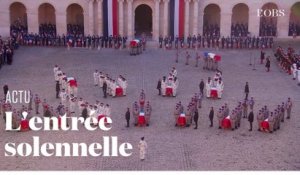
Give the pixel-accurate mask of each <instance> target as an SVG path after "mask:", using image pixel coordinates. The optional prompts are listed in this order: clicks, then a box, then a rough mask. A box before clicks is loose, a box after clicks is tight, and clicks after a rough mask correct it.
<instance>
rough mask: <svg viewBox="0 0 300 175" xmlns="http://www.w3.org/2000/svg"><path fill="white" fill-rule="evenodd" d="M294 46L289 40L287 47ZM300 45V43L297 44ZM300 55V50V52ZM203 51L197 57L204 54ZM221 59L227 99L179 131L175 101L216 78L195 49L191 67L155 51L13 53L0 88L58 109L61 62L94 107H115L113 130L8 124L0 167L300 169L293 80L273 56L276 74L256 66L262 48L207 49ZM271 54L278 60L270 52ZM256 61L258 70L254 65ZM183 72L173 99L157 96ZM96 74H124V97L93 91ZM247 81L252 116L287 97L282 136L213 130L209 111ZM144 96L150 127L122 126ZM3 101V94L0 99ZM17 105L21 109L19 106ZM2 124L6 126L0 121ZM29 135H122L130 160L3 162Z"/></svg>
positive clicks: (47, 138)
mask: <svg viewBox="0 0 300 175" xmlns="http://www.w3.org/2000/svg"><path fill="white" fill-rule="evenodd" d="M288 43H290V42H285V43H284V44H285V46H287V44H288ZM292 46H295V47H297V46H298V47H299V43H296V42H295V43H292ZM298 49H299V48H298ZM203 51H204V50H203V49H201V50H198V52H199V53H200V54H201V56H202V55H203ZM209 51H213V52H216V53H218V54H220V55H221V56H222V62H221V64H220V68H221V70H222V72H223V79H224V84H225V88H224V94H223V98H222V99H221V100H210V99H204V101H203V107H202V108H201V109H200V110H199V115H200V118H199V127H198V130H194V129H193V127H189V128H176V127H174V119H173V109H174V106H175V104H176V103H177V102H178V101H181V102H182V103H183V104H184V106H186V105H187V103H188V102H189V101H190V99H191V97H192V96H193V94H194V93H196V92H198V91H199V88H198V85H199V82H200V80H201V79H204V80H206V79H207V77H209V76H213V75H214V72H211V71H206V70H203V69H202V65H203V62H201V63H200V67H198V68H196V67H195V66H194V64H195V63H194V57H195V51H192V50H191V51H190V52H191V54H192V59H191V60H190V65H188V66H186V65H184V61H185V54H184V51H182V52H181V54H180V59H179V63H175V51H174V50H172V51H165V50H159V49H156V48H149V49H147V50H146V51H145V52H144V53H143V54H142V55H139V56H129V51H128V50H127V49H125V50H117V51H116V50H113V49H103V50H100V51H98V50H87V49H83V48H77V49H71V50H70V51H68V50H67V49H65V48H38V47H21V48H20V49H19V50H17V51H16V52H15V56H14V63H13V65H12V66H4V67H2V69H1V70H0V85H1V87H3V85H4V84H5V83H7V84H8V85H9V89H10V90H29V89H31V90H32V91H33V93H37V94H39V95H40V96H41V98H46V99H47V101H48V102H49V103H50V104H52V105H54V106H55V107H56V106H57V105H58V103H59V100H57V99H56V98H55V82H54V75H53V66H54V65H55V64H58V65H59V66H60V67H61V68H62V70H63V72H65V73H66V74H67V76H74V77H76V78H77V80H78V84H79V97H83V99H84V100H87V101H88V102H90V103H95V101H96V100H99V101H100V102H104V103H108V104H110V105H111V108H112V120H113V125H112V129H111V130H110V131H109V132H103V131H100V130H97V131H95V132H89V131H87V130H85V129H84V128H83V126H80V127H82V128H81V130H80V131H79V132H72V131H68V132H63V131H58V132H45V131H38V132H33V131H30V132H23V133H17V132H5V131H4V128H5V127H4V122H0V128H1V131H0V132H1V139H0V169H1V170H300V159H299V157H300V149H299V148H300V147H299V145H300V136H299V132H300V118H299V113H300V108H299V106H300V91H299V88H300V87H299V86H297V84H296V81H293V80H292V77H291V76H289V75H287V74H286V73H283V72H282V71H281V70H280V69H279V68H278V66H277V64H276V61H275V60H274V58H273V57H272V60H271V62H272V63H271V72H269V73H267V72H266V71H265V67H264V65H260V64H259V54H260V51H259V50H251V51H248V50H219V51H215V50H209ZM267 55H273V54H272V50H268V51H267ZM250 58H251V62H252V63H253V61H255V68H256V70H252V69H253V65H252V66H249V63H250ZM173 66H175V67H176V69H177V70H178V79H179V88H178V96H177V97H175V98H172V97H170V98H168V97H161V96H158V95H157V94H158V91H157V90H156V85H157V81H158V79H159V78H161V77H162V76H167V74H168V73H169V72H170V70H171V68H172V67H173ZM95 69H98V70H99V71H102V72H104V73H108V74H109V75H111V76H112V77H113V78H115V79H116V78H117V76H118V75H119V74H122V75H123V76H124V77H125V78H127V81H128V84H129V86H128V91H127V93H128V95H127V96H126V97H119V98H111V97H109V98H107V99H104V98H103V97H102V90H101V89H99V88H98V87H95V86H93V76H92V75H93V72H94V70H95ZM246 81H248V82H249V86H250V97H252V96H253V97H254V98H255V101H256V103H255V106H254V112H255V116H256V114H257V111H258V110H259V109H260V108H261V107H262V106H263V105H267V106H268V107H269V109H271V110H273V109H274V108H275V107H276V106H277V104H281V102H285V101H286V100H287V98H288V97H291V98H292V101H293V103H294V106H293V109H292V118H291V119H290V120H286V121H285V122H284V123H283V124H282V125H281V129H280V130H279V131H276V132H275V133H273V134H268V133H262V132H258V131H257V122H256V119H255V121H254V131H252V132H249V131H248V129H249V124H248V122H247V120H246V119H242V123H241V127H240V128H239V129H238V130H236V131H229V130H219V129H217V118H216V116H215V118H214V127H213V128H210V127H209V119H208V113H209V109H210V107H211V106H213V107H214V108H215V114H216V110H217V109H218V108H219V107H220V106H221V105H223V104H224V103H228V104H229V108H230V109H232V108H234V107H235V106H236V105H237V103H238V101H240V100H242V99H243V97H244V94H243V90H244V85H245V82H246ZM141 89H144V90H145V93H146V100H149V101H150V103H151V104H152V108H153V112H152V116H151V124H150V126H149V127H134V126H133V119H131V126H130V127H129V128H126V127H125V123H126V122H125V112H126V108H127V107H130V108H131V106H132V103H133V102H134V101H136V100H138V98H139V94H140V91H141ZM1 95H2V93H1ZM17 106H20V105H17ZM2 121H3V120H2ZM32 136H40V139H41V142H52V143H56V142H70V143H71V142H85V143H92V142H100V143H102V136H118V138H119V142H129V143H131V144H133V146H134V148H133V154H132V156H130V157H126V158H124V157H110V158H107V157H97V158H94V157H80V158H76V157H75V158H74V157H73V158H55V157H50V158H49V157H48V158H47V157H26V158H22V157H5V156H4V152H5V151H4V145H5V143H7V142H16V143H20V142H29V143H31V141H32ZM142 136H145V140H146V141H147V143H148V147H149V149H148V153H147V155H146V160H145V161H143V162H142V161H140V160H139V151H138V148H137V145H138V142H139V139H140V137H142Z"/></svg>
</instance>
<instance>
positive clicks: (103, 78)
mask: <svg viewBox="0 0 300 175" xmlns="http://www.w3.org/2000/svg"><path fill="white" fill-rule="evenodd" d="M93 79H94V85H95V86H99V87H100V88H102V90H103V93H104V94H103V95H104V98H106V97H107V94H108V95H110V96H112V97H115V96H116V89H117V87H120V88H122V91H123V94H122V95H123V96H126V94H127V87H128V82H127V80H126V78H124V76H122V75H119V77H118V78H117V80H114V79H112V78H111V77H110V76H109V75H108V74H104V73H103V72H101V71H100V72H99V71H98V70H95V72H94V73H93Z"/></svg>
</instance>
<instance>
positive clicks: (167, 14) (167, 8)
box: [163, 0, 170, 37]
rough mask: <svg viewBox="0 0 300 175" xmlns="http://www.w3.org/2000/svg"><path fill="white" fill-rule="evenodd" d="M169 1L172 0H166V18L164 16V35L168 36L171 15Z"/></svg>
mask: <svg viewBox="0 0 300 175" xmlns="http://www.w3.org/2000/svg"><path fill="white" fill-rule="evenodd" d="M169 2H170V0H164V18H163V24H164V29H163V36H164V37H165V36H168V35H169V32H168V31H169V28H168V27H169V26H168V24H169V22H168V17H169Z"/></svg>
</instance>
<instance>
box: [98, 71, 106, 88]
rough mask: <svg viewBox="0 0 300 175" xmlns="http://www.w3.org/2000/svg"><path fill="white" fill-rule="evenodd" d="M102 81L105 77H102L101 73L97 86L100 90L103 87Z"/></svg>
mask: <svg viewBox="0 0 300 175" xmlns="http://www.w3.org/2000/svg"><path fill="white" fill-rule="evenodd" d="M104 81H105V76H104V75H103V73H99V86H100V87H101V88H102V87H103V83H104Z"/></svg>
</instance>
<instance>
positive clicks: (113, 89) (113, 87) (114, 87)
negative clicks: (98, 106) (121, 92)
mask: <svg viewBox="0 0 300 175" xmlns="http://www.w3.org/2000/svg"><path fill="white" fill-rule="evenodd" d="M116 89H117V84H116V83H114V82H112V83H111V95H112V96H113V97H115V96H116Z"/></svg>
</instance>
